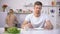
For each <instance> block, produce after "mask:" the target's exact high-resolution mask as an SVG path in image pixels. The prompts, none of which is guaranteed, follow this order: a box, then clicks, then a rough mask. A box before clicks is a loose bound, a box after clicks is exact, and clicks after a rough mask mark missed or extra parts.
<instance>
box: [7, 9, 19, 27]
mask: <svg viewBox="0 0 60 34" xmlns="http://www.w3.org/2000/svg"><path fill="white" fill-rule="evenodd" d="M13 12H14V11H13V9H10V10H9V13H8V15H7V17H6V24H7V25H8V27H14V26H15V24H17V23H18V20H17V18H16V16H15V15H14V13H13Z"/></svg>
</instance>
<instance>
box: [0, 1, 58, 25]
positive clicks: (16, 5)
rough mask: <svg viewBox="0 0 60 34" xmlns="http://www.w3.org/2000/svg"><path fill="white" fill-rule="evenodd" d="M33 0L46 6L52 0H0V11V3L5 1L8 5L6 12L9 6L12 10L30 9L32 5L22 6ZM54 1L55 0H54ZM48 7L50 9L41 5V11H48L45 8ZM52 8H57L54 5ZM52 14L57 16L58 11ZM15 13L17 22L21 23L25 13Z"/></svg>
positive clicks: (49, 4)
mask: <svg viewBox="0 0 60 34" xmlns="http://www.w3.org/2000/svg"><path fill="white" fill-rule="evenodd" d="M35 1H41V2H42V3H43V5H47V6H51V2H52V0H1V2H0V11H2V5H3V4H5V3H6V4H7V5H8V7H7V8H6V10H5V11H6V12H8V11H9V9H10V8H12V9H14V11H15V10H16V9H24V10H25V9H31V10H33V7H29V8H28V7H24V5H29V4H30V3H32V4H34V2H35ZM55 1H57V0H55ZM58 1H59V0H58ZM49 8H50V9H52V8H51V7H45V8H44V7H43V9H42V11H45V12H46V13H48V12H47V11H49V10H47V9H49ZM53 9H57V8H56V7H55V8H53ZM57 10H58V9H57ZM57 10H56V11H57ZM54 14H55V18H57V17H56V15H57V14H58V13H56V12H55V13H54ZM15 15H16V16H17V18H18V20H19V23H22V22H23V20H24V18H25V16H26V15H27V14H15ZM50 17H51V16H50ZM51 18H52V17H51ZM55 18H52V19H53V20H54V19H55ZM53 20H52V21H53ZM55 20H56V19H55ZM55 22H56V21H54V23H55ZM54 23H53V24H54Z"/></svg>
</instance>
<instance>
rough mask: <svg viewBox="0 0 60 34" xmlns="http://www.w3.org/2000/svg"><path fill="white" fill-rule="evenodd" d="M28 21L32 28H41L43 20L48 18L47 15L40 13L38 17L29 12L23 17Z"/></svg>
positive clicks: (43, 23)
mask: <svg viewBox="0 0 60 34" xmlns="http://www.w3.org/2000/svg"><path fill="white" fill-rule="evenodd" d="M25 20H26V21H28V23H31V24H32V26H33V27H34V28H43V27H44V25H45V21H46V20H49V18H48V16H47V15H45V14H41V15H40V16H39V17H35V16H34V14H29V15H27V16H26V18H25Z"/></svg>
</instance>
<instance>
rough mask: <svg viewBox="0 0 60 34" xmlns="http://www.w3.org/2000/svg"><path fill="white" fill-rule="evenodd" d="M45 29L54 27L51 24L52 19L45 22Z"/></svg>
mask: <svg viewBox="0 0 60 34" xmlns="http://www.w3.org/2000/svg"><path fill="white" fill-rule="evenodd" d="M44 28H45V29H53V25H52V24H51V22H50V20H47V21H46V23H45V27H44Z"/></svg>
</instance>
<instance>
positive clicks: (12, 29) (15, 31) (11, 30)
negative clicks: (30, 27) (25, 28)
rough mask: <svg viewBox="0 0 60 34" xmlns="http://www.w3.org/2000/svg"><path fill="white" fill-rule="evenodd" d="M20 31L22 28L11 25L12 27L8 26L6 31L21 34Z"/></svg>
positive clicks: (11, 33) (10, 33)
mask: <svg viewBox="0 0 60 34" xmlns="http://www.w3.org/2000/svg"><path fill="white" fill-rule="evenodd" d="M20 31H21V30H18V28H16V27H11V28H8V29H7V31H6V32H7V33H9V34H18V33H19V34H20Z"/></svg>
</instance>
